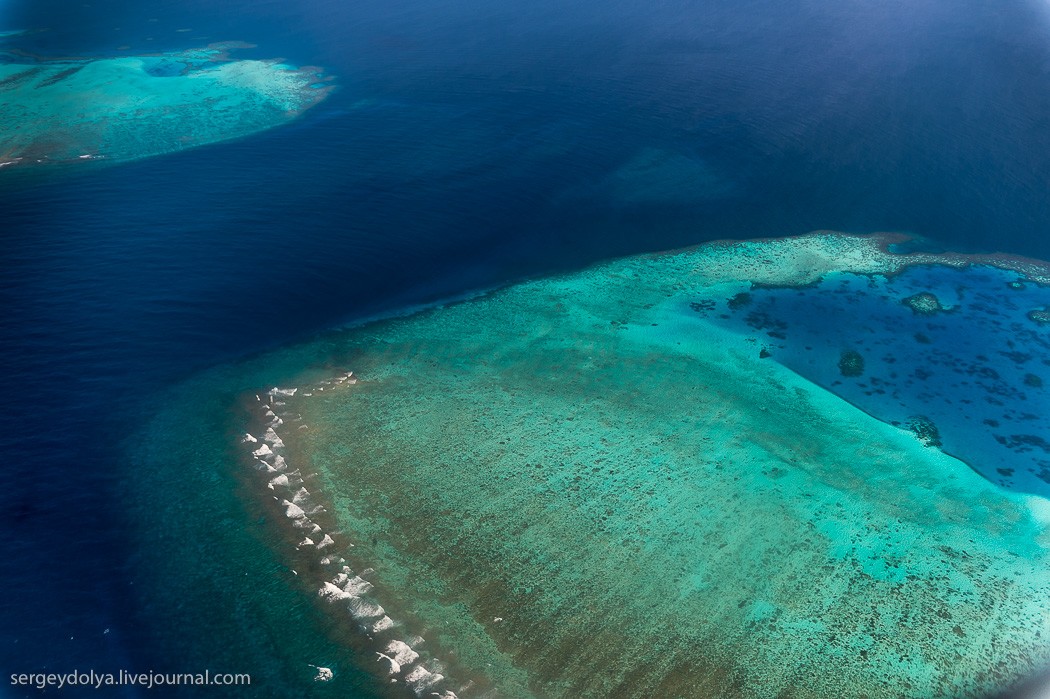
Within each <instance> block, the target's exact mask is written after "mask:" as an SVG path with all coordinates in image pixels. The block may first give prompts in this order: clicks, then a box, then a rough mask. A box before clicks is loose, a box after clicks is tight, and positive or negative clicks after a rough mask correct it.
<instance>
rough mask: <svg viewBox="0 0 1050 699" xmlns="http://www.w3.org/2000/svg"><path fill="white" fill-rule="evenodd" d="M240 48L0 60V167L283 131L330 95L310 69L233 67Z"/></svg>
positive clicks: (251, 63)
mask: <svg viewBox="0 0 1050 699" xmlns="http://www.w3.org/2000/svg"><path fill="white" fill-rule="evenodd" d="M247 46H248V45H247V44H239V43H233V42H231V43H223V44H212V45H210V46H208V47H205V48H198V49H191V50H187V51H179V52H172V53H165V54H155V55H141V56H119V57H111V58H96V59H61V60H40V59H28V58H26V57H24V56H19V55H16V54H2V55H0V124H2V127H0V168H2V167H13V166H25V165H30V164H41V163H48V162H76V161H90V160H106V161H124V160H133V159H136V158H144V157H147V156H151V155H160V154H163V153H170V152H173V151H177V150H182V149H185V148H191V147H194V146H201V145H205V144H208V143H215V142H217V141H223V140H227V139H231V138H238V137H241V136H246V135H249V134H252V133H256V132H259V131H263V130H266V129H269V128H272V127H274V126H278V125H280V124H283V123H285V122H287V121H290V120H291V119H294V118H295V117H296V116H298V115H299V114H301V113H302V112H303V111H304V110H306V109H309V108H310V107H312V106H313V105H315V104H317V103H318V102H320V101H321V100H322V99H324V98H325V96H326V95H327V94H328V93H329V92H330V91H331V89H332V88H331V85H330V84H329V83H328V79H327V78H325V77H324V76H323V74H322V71H321V69H319V68H315V67H310V66H307V67H303V68H295V67H292V66H289V65H286V64H284V63H281V62H280V61H278V60H235V59H232V58H230V56H229V51H230V50H233V49H236V48H243V47H247Z"/></svg>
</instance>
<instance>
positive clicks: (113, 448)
mask: <svg viewBox="0 0 1050 699" xmlns="http://www.w3.org/2000/svg"><path fill="white" fill-rule="evenodd" d="M0 30H11V31H13V30H26V32H25V33H22V34H17V35H13V36H8V37H5V38H3V39H2V40H0V41H2V43H0V50H10V49H15V48H17V49H20V50H22V51H26V52H30V53H34V54H40V55H44V56H110V55H119V54H120V53H121V52H122V51H124V52H128V51H130V52H140V53H142V52H154V51H158V52H159V51H178V50H183V49H186V48H192V47H199V46H202V45H205V44H207V43H210V42H216V41H245V42H249V43H251V44H254V45H255V48H251V49H245V50H243V51H239V52H238V54H237V55H238V57H259V58H273V57H282V58H283V59H284V60H285V61H287V62H288V63H291V64H294V65H317V66H321V67H323V68H324V69H325V71H326V72H327V73H328V74H331V75H334V76H335V78H336V80H335V84H336V85H337V90H336V91H335V92H334V93H333V94H332V95H331V96H330V97H329V98H328V99H327V100H326V101H324V102H323V103H321V104H320V105H318V106H317V107H315V108H313V109H311V110H310V111H308V112H306V113H305V114H304V115H303V116H302V117H300V118H299V119H298V120H297V121H295V122H293V123H292V124H290V125H288V126H284V127H280V128H276V129H273V130H270V131H267V132H264V133H261V134H258V135H255V136H251V137H248V138H244V139H240V140H236V141H232V142H227V143H220V144H213V145H209V146H205V147H201V148H197V149H190V150H186V151H183V152H179V153H175V154H171V155H165V156H158V157H153V158H148V159H143V160H139V161H135V162H130V163H125V164H119V165H113V166H102V167H96V166H95V164H90V163H88V164H85V165H86V166H85V167H82V168H73V167H53V168H41V169H37V170H30V169H11V170H9V171H7V172H0V221H2V225H0V240H2V245H3V262H2V263H0V311H2V314H0V365H2V370H0V376H2V377H3V382H4V387H5V395H6V397H7V399H8V400H9V401H10V402H9V406H10V409H11V412H10V414H9V420H8V427H7V429H5V430H3V432H2V434H0V445H2V449H3V454H4V463H5V469H4V472H3V474H4V478H5V483H6V486H7V487H6V492H7V494H8V497H7V501H6V506H5V507H4V508H3V514H2V515H0V516H2V518H3V519H2V521H3V532H4V534H5V535H4V536H3V543H2V547H3V550H2V556H0V580H3V582H4V586H5V588H6V589H7V590H8V591H9V594H7V595H5V596H4V599H3V601H2V602H0V607H2V610H3V611H2V614H0V624H2V625H3V629H2V630H3V633H2V637H0V648H2V649H3V650H2V653H0V659H2V665H3V669H4V672H5V673H6V674H10V673H16V672H36V671H55V672H67V671H72V670H81V671H87V670H89V669H92V668H93V669H95V670H97V671H103V670H115V669H116V668H125V669H132V670H134V669H156V670H162V669H163V670H167V671H197V670H200V669H203V668H204V666H205V665H209V664H210V665H211V666H212V668H213V669H214V670H221V671H229V672H250V673H253V676H256V677H259V678H263V679H260V680H259V681H258V682H257V685H256V687H255V688H254V691H255V692H257V693H258V694H259V695H260V696H287V695H288V694H289V692H291V691H298V690H302V691H305V690H304V689H303V688H306V689H309V690H314V689H315V688H316V686H315V685H313V684H312V679H311V677H312V674H311V673H309V672H307V673H306V674H305V675H303V674H302V669H303V668H302V663H303V662H311V661H302V662H301V661H300V658H302V657H305V656H307V655H308V653H307V651H311V652H312V651H315V650H316V649H317V648H318V647H322V646H325V644H326V643H328V642H329V641H326V640H325V639H329V638H330V636H331V634H332V633H334V632H332V631H331V629H328V628H327V627H326V625H325V620H324V619H323V618H322V617H321V615H320V614H319V613H316V612H314V611H311V610H312V607H311V605H310V603H309V601H308V600H304V599H302V598H301V595H300V593H299V591H298V590H296V589H294V588H293V587H290V586H288V585H285V584H284V583H282V582H280V579H279V578H277V577H275V575H274V570H277V569H279V568H280V566H281V563H280V562H279V561H278V560H277V557H276V555H275V554H273V553H272V552H271V551H270V549H269V548H268V547H267V545H266V542H265V541H264V540H262V539H261V538H260V537H259V536H258V534H257V533H255V532H254V530H253V529H252V528H251V526H249V525H250V522H251V516H250V513H247V512H246V510H245V508H244V506H243V504H242V501H241V500H240V499H239V493H238V491H237V487H238V486H237V483H236V479H234V478H233V477H232V476H230V475H229V474H226V475H223V474H216V477H215V479H214V480H212V481H209V482H208V483H206V484H204V485H205V486H206V487H205V488H203V489H202V490H201V494H200V495H198V496H197V500H195V501H194V504H192V506H191V505H190V504H186V505H185V508H184V509H185V511H184V512H182V515H183V516H180V511H181V509H180V508H181V507H182V506H181V505H180V502H179V500H178V498H179V497H182V496H181V495H178V494H168V497H167V499H165V495H166V493H165V492H162V490H161V489H160V486H158V488H155V489H147V488H143V487H142V486H141V484H142V483H151V482H156V483H158V484H163V483H166V482H169V481H170V476H171V474H144V473H140V472H137V471H136V469H135V461H134V460H133V459H131V458H129V457H128V454H129V452H131V451H133V447H134V446H135V445H136V444H137V442H136V441H135V440H136V439H137V437H136V435H138V434H140V431H141V429H142V428H143V427H144V425H145V424H146V423H147V422H148V420H149V418H150V417H151V415H153V414H154V413H155V412H156V411H157V406H158V401H161V400H164V397H165V396H166V395H167V392H168V391H170V390H173V389H172V387H175V386H177V385H178V384H180V382H182V381H183V380H185V379H187V378H188V377H190V376H193V375H194V374H195V373H196V372H198V371H200V370H202V369H205V368H207V367H210V366H214V365H216V364H219V363H222V362H224V361H229V360H233V359H237V358H241V357H246V356H251V355H254V354H257V353H259V352H262V351H264V350H267V349H272V348H275V347H279V346H281V345H284V344H286V343H289V342H292V341H295V340H298V339H303V338H306V337H309V336H311V335H313V334H315V333H317V332H320V331H323V330H324V329H326V328H330V327H332V326H336V325H340V324H346V323H349V322H352V321H354V320H355V319H360V318H363V317H366V316H370V315H375V314H381V313H389V312H394V311H396V310H398V309H401V308H405V307H408V306H412V305H415V304H421V303H427V302H430V301H434V300H436V299H441V298H445V297H449V296H455V295H460V294H464V293H469V292H471V291H473V290H477V289H484V288H490V287H493V286H500V285H505V284H507V283H509V282H512V281H514V280H518V279H522V278H526V277H532V276H537V275H542V274H548V273H552V272H562V271H570V270H576V269H579V268H581V267H583V266H585V265H588V264H590V263H593V262H596V261H599V260H604V259H609V258H613V257H617V256H622V255H627V254H633V253H640V252H648V251H659V250H667V249H673V248H678V247H683V246H688V245H693V244H697V243H701V242H704V241H709V240H715V239H724V238H756V237H775V236H786V235H796V234H800V233H805V232H807V231H810V230H815V229H833V230H841V231H848V232H857V233H867V232H876V231H900V232H906V233H910V234H914V235H917V236H920V237H921V238H922V239H924V240H925V243H924V244H925V245H926V246H928V247H930V248H946V249H951V250H955V251H962V252H992V251H1002V252H1008V253H1015V254H1019V255H1025V256H1031V257H1036V258H1042V259H1050V237H1048V236H1047V235H1046V234H1045V227H1046V225H1047V223H1048V222H1050V196H1047V194H1048V192H1047V183H1048V182H1050V119H1048V117H1047V115H1048V114H1050V6H1047V5H1046V4H1045V3H1043V2H1041V1H1037V0H1024V1H1020V2H1017V1H1013V0H1006V1H1004V2H999V3H994V4H990V3H977V2H966V3H958V2H956V3H949V2H947V1H944V0H930V1H928V2H921V3H915V2H910V3H905V2H888V3H887V2H877V1H875V0H846V1H844V2H843V1H839V2H829V1H827V0H810V1H808V2H802V3H796V4H792V5H788V4H785V3H778V2H773V1H772V0H751V1H750V2H728V1H723V0H713V1H711V2H700V1H698V0H694V1H693V2H682V1H675V2H661V3H655V4H654V3H643V2H640V1H639V0H618V1H616V2H606V3H597V2H574V3H568V4H567V3H554V2H549V1H547V0H544V1H541V2H538V3H492V2H482V1H481V0H461V1H457V2H442V3H439V2H433V1H423V2H420V1H417V0H408V1H407V2H403V3H398V4H390V3H379V2H364V3H340V2H335V1H334V0H323V1H320V0H318V1H310V0H303V1H299V2H273V1H270V0H266V1H255V2H247V1H245V0H227V1H226V2H222V3H214V2H205V1H204V0H182V1H178V2H176V1H175V0H166V1H150V0H146V1H142V2H135V3H132V2H127V1H123V0H119V1H118V0H111V1H106V0H96V1H95V2H93V3H91V4H90V5H80V4H76V6H75V7H73V6H70V4H69V3H64V2H57V1H53V0H33V1H32V2H22V1H20V0H7V1H5V2H0ZM37 30H40V31H37ZM121 47H126V48H121ZM131 484H135V485H131ZM146 491H148V492H146ZM202 503H209V504H210V506H211V507H213V508H214V509H213V510H212V514H213V515H214V517H215V520H214V527H215V528H218V529H220V530H221V531H222V532H224V534H223V537H218V538H211V537H210V535H209V534H208V531H209V530H208V528H207V527H205V526H204V525H203V524H202V523H201V522H200V521H199V520H195V519H194V518H195V517H196V516H197V515H199V514H200V512H202V511H203V510H202V509H201V508H202V506H203V505H202ZM191 514H192V515H193V516H190V515H191ZM224 537H229V539H230V540H229V541H227V540H226V538H224ZM193 562H196V563H197V564H199V565H198V566H196V567H194V566H191V565H190V564H191V563H193ZM158 571H163V574H161V572H158ZM245 577H248V578H251V579H253V580H266V581H267V582H266V583H265V584H259V585H258V592H257V597H254V598H253V597H252V595H251V593H250V592H245V591H244V590H243V589H241V588H237V587H235V581H236V580H237V579H241V578H245ZM253 589H255V588H253ZM281 605H283V606H282V608H288V607H292V608H296V609H299V608H301V610H302V615H303V617H304V619H306V620H307V623H304V624H303V626H302V627H299V628H297V629H296V630H295V631H294V632H289V636H290V638H288V639H284V641H285V642H286V645H284V644H282V645H281V646H276V645H275V644H274V643H273V642H272V640H273V639H275V638H278V637H280V618H279V617H278V615H274V616H273V617H272V618H271V617H269V616H267V614H268V611H267V610H269V609H272V608H274V607H275V606H281ZM294 649H300V650H302V653H298V652H297V651H295V650H294ZM333 652H334V651H333ZM293 657H294V660H292V659H290V658H293ZM311 657H312V656H311ZM5 676H6V675H5ZM303 677H305V679H303ZM303 683H305V684H303ZM0 684H3V685H5V686H4V688H3V689H2V690H0V693H4V692H13V695H14V696H22V694H21V693H19V692H21V691H24V690H14V689H12V688H8V687H7V686H6V681H5V682H3V683H0ZM351 686H352V687H353V690H352V691H353V692H356V693H357V694H356V695H357V696H362V697H368V696H376V695H377V693H378V692H380V691H381V689H382V688H381V687H380V686H379V684H378V680H375V679H373V678H372V677H371V675H369V674H367V673H363V672H362V673H360V677H358V678H355V679H354V680H353V683H352V685H351ZM296 688H298V690H296ZM346 689H347V686H346V685H343V686H342V687H341V690H342V691H344V692H345V691H346ZM383 691H385V690H383ZM141 694H143V692H140V691H137V690H135V689H127V690H125V691H124V693H123V695H124V696H140V695H141ZM27 695H28V696H34V695H35V690H32V691H29V692H28V694H27ZM343 696H346V694H345V693H344V694H343Z"/></svg>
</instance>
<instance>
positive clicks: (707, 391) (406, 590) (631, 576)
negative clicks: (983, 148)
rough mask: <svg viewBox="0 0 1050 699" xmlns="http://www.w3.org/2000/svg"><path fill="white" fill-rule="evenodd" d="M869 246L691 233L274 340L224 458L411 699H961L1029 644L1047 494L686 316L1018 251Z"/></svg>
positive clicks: (1019, 667)
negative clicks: (284, 351) (855, 278)
mask: <svg viewBox="0 0 1050 699" xmlns="http://www.w3.org/2000/svg"><path fill="white" fill-rule="evenodd" d="M893 241H894V238H892V237H858V236H848V235H841V234H828V233H820V234H813V235H809V236H804V237H799V238H794V239H784V240H771V241H755V242H746V243H717V244H711V245H706V246H702V247H700V248H697V249H695V250H689V251H683V252H679V253H674V254H666V255H658V256H651V257H643V258H634V259H628V260H622V261H617V262H612V263H609V264H605V265H603V266H600V267H597V268H594V269H591V270H588V271H586V272H582V273H579V274H575V275H571V276H566V277H560V278H554V279H544V280H537V281H530V282H527V283H523V284H519V285H517V286H514V287H511V288H508V289H505V290H501V291H498V292H495V293H492V294H490V295H487V296H485V297H482V298H479V299H475V300H471V301H467V302H463V303H458V304H455V305H450V306H447V307H441V308H435V309H431V310H427V311H424V312H422V313H419V314H417V315H414V316H411V317H408V318H402V319H394V320H387V321H381V322H377V323H373V324H370V325H366V326H363V327H361V328H357V329H352V330H348V331H345V332H342V333H337V334H336V335H334V336H329V337H327V338H326V339H325V340H324V347H325V348H326V349H324V350H323V352H324V353H326V355H327V357H328V359H327V360H326V362H325V363H326V364H328V365H341V366H343V367H352V373H349V372H345V371H344V372H342V373H338V374H337V375H335V376H331V375H330V377H329V378H327V379H322V380H319V378H318V377H319V375H320V373H319V369H318V367H317V366H316V358H317V356H318V352H319V350H318V347H317V346H314V347H312V348H303V349H301V350H299V351H301V352H303V353H304V356H309V357H312V358H313V359H312V360H311V363H313V364H314V366H312V367H311V368H310V369H309V370H308V371H306V372H304V373H301V374H300V375H299V376H289V377H288V380H289V383H287V384H286V385H284V386H283V387H274V388H272V389H270V390H269V392H266V393H260V394H258V395H256V396H255V397H254V398H253V399H250V400H249V401H248V403H249V409H248V410H249V417H248V418H247V419H246V421H245V422H244V423H243V425H244V426H246V428H247V429H248V433H247V434H245V436H244V437H243V439H242V446H241V452H242V459H243V461H244V462H245V463H246V464H250V465H251V466H252V468H250V469H248V471H247V472H249V473H256V474H258V476H256V477H254V478H252V479H251V480H252V482H254V483H255V484H256V486H255V487H256V492H259V493H263V494H265V495H266V496H267V497H265V498H264V500H270V501H272V506H271V509H272V510H273V515H274V520H275V521H285V522H287V523H288V524H287V526H286V527H285V528H284V531H285V535H284V537H283V538H282V540H283V541H285V542H286V543H284V544H282V546H285V547H287V551H286V552H287V554H288V555H289V556H292V557H293V558H294V559H295V560H297V561H298V563H297V564H296V566H297V569H298V571H299V573H298V574H299V575H300V576H301V577H302V578H303V579H304V582H305V583H306V584H307V585H310V584H312V585H314V586H315V588H316V590H317V592H318V594H319V599H320V600H322V604H325V605H328V606H329V607H330V608H331V609H332V610H333V612H334V614H335V616H336V617H340V618H343V619H345V621H346V622H347V623H348V624H350V625H352V626H354V627H356V628H358V629H359V630H360V631H362V632H363V633H364V635H365V636H366V637H367V638H369V639H371V642H372V643H374V645H375V647H374V652H375V654H376V660H377V666H376V667H377V671H381V672H388V673H389V674H390V675H391V677H392V679H393V680H395V681H396V682H395V685H394V686H407V687H409V688H412V689H414V690H415V691H416V693H417V694H419V695H425V694H427V693H429V692H437V693H444V695H445V696H450V695H451V694H455V695H458V696H544V697H548V696H549V697H559V696H561V697H570V696H571V697H576V696H579V697H587V696H595V697H597V696H675V697H733V696H746V697H777V696H795V697H825V696H857V697H859V696H865V697H933V696H952V697H964V696H984V695H985V694H986V693H988V692H991V691H995V690H999V689H1002V688H1003V687H1006V686H1009V685H1011V684H1012V683H1014V682H1016V681H1017V680H1018V679H1020V678H1023V677H1025V676H1026V675H1028V674H1030V673H1032V672H1033V671H1037V670H1040V669H1042V668H1044V667H1046V666H1047V664H1048V663H1050V574H1048V573H1050V568H1048V566H1050V551H1048V547H1050V532H1048V525H1050V503H1048V502H1047V500H1045V499H1043V498H1040V497H1036V496H1030V495H1025V494H1022V493H1014V492H1009V491H1007V490H1004V489H1002V488H1000V487H998V486H997V485H995V484H993V483H992V482H989V481H988V480H987V479H985V478H982V477H981V476H980V475H978V473H976V472H975V471H974V470H973V469H971V468H970V467H968V466H967V465H966V464H964V463H963V462H961V461H958V460H957V459H955V458H953V457H951V456H949V455H947V454H945V453H943V452H941V451H939V450H937V449H933V448H930V447H929V446H928V440H924V439H922V435H920V434H917V433H916V432H915V431H913V430H909V429H906V428H904V427H900V428H898V427H895V426H892V425H890V424H887V423H885V422H881V421H879V420H876V419H875V418H873V417H872V416H870V415H868V414H866V413H865V412H863V411H861V410H860V409H858V408H856V407H854V406H853V405H852V404H850V403H849V402H847V401H846V400H843V399H842V398H840V397H838V396H836V395H834V394H833V393H832V392H830V391H828V390H826V389H824V388H822V387H820V386H818V385H817V384H815V383H813V382H811V381H809V380H807V379H805V378H804V377H802V376H800V375H799V374H797V373H795V372H793V371H791V370H790V369H788V368H787V367H785V366H783V365H781V364H779V363H777V362H776V361H770V359H771V357H770V356H768V353H766V352H763V346H762V345H761V344H760V343H758V342H757V341H756V340H755V338H753V337H748V336H747V335H746V334H741V333H734V332H731V331H729V330H727V329H726V328H724V327H720V326H719V325H718V324H717V323H713V322H710V321H709V320H708V319H706V318H705V314H703V313H697V311H696V308H697V307H700V308H719V307H720V308H722V309H725V310H729V309H730V307H731V306H732V304H734V303H739V302H740V296H739V295H740V294H741V293H746V292H747V291H748V290H754V289H756V288H758V287H756V283H757V284H759V285H782V286H784V285H786V286H791V285H794V286H799V285H811V284H814V283H815V282H817V281H819V280H822V279H824V278H825V277H826V276H828V275H834V274H842V273H846V272H852V273H859V274H865V275H877V276H878V275H881V276H883V277H885V276H886V275H899V274H902V273H904V272H905V271H906V270H908V269H909V268H912V267H915V266H920V267H921V266H928V265H941V266H946V267H949V268H954V269H956V270H958V273H960V274H964V275H965V274H967V273H968V271H969V270H977V269H979V267H977V265H982V264H989V263H993V264H995V265H997V269H1002V268H1007V269H1010V270H1011V271H1012V272H1014V278H1023V279H1024V280H1026V282H1027V283H1032V280H1033V279H1034V278H1040V275H1041V274H1043V273H1044V272H1045V270H1042V268H1041V265H1040V264H1039V263H1037V262H1034V261H1025V260H1017V259H999V260H992V259H985V258H973V257H966V256H960V255H946V256H937V255H922V254H912V255H898V254H894V253H892V252H890V251H889V250H890V249H891V247H892V244H893ZM1019 270H1025V271H1024V272H1019ZM1018 274H1020V275H1021V276H1020V277H1018ZM1008 291H1009V290H1008V289H1005V288H1004V293H1008ZM902 307H904V308H905V310H908V308H907V306H906V304H905V305H904V306H902ZM909 312H910V311H909ZM293 354H294V351H293ZM281 361H282V362H283V363H287V362H288V361H289V359H288V356H287V355H285V356H284V358H283V359H282V360H281ZM326 371H327V372H328V373H329V374H331V369H327V370H326Z"/></svg>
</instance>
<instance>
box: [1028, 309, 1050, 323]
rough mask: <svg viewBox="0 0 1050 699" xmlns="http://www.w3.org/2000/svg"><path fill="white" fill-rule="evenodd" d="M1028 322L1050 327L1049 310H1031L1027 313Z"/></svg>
mask: <svg viewBox="0 0 1050 699" xmlns="http://www.w3.org/2000/svg"><path fill="white" fill-rule="evenodd" d="M1028 320H1030V321H1032V322H1033V323H1036V324H1038V325H1050V308H1047V307H1045V306H1044V307H1043V308H1033V309H1032V310H1030V311H1028Z"/></svg>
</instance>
